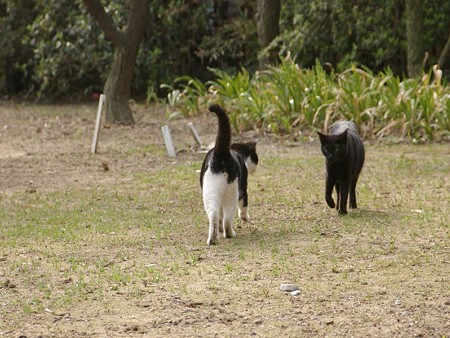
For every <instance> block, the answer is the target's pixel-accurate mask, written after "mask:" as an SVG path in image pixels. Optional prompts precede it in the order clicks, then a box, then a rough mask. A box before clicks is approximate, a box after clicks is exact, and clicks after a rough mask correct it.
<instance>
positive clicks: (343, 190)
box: [338, 180, 349, 215]
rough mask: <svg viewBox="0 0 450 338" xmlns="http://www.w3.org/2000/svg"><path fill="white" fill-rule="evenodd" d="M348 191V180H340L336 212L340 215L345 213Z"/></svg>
mask: <svg viewBox="0 0 450 338" xmlns="http://www.w3.org/2000/svg"><path fill="white" fill-rule="evenodd" d="M348 191H349V181H348V180H346V181H344V182H341V184H340V189H339V206H338V212H339V214H340V215H347V199H348Z"/></svg>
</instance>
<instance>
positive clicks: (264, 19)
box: [257, 0, 281, 68]
mask: <svg viewBox="0 0 450 338" xmlns="http://www.w3.org/2000/svg"><path fill="white" fill-rule="evenodd" d="M280 11H281V3H280V0H258V22H257V26H258V39H259V46H260V47H261V49H263V48H265V47H267V46H268V45H269V44H270V43H271V42H272V40H273V39H275V38H276V37H277V35H278V34H279V32H280V24H279V21H280ZM276 59H277V58H276V56H269V57H265V58H262V59H261V60H260V63H259V65H260V67H261V68H264V67H265V66H266V65H267V64H269V63H274V62H276V61H277V60H276Z"/></svg>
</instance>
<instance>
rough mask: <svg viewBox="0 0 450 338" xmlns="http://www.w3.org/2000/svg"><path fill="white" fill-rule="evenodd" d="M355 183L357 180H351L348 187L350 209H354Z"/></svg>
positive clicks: (355, 206)
mask: <svg viewBox="0 0 450 338" xmlns="http://www.w3.org/2000/svg"><path fill="white" fill-rule="evenodd" d="M356 181H357V179H353V180H352V184H351V186H350V208H351V209H356V208H357V205H356Z"/></svg>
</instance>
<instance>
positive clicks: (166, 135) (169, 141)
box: [161, 125, 177, 157]
mask: <svg viewBox="0 0 450 338" xmlns="http://www.w3.org/2000/svg"><path fill="white" fill-rule="evenodd" d="M161 131H162V133H163V137H164V142H165V143H166V149H167V154H168V155H169V156H170V157H176V156H177V154H176V153H175V147H174V146H173V141H172V136H171V135H170V130H169V126H167V125H165V126H162V127H161Z"/></svg>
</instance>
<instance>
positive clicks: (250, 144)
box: [247, 141, 258, 149]
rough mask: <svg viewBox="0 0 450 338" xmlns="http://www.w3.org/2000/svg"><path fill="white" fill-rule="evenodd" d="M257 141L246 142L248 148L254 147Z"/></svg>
mask: <svg viewBox="0 0 450 338" xmlns="http://www.w3.org/2000/svg"><path fill="white" fill-rule="evenodd" d="M257 142H258V141H251V142H248V143H247V144H248V145H249V147H250V149H256V144H257Z"/></svg>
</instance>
